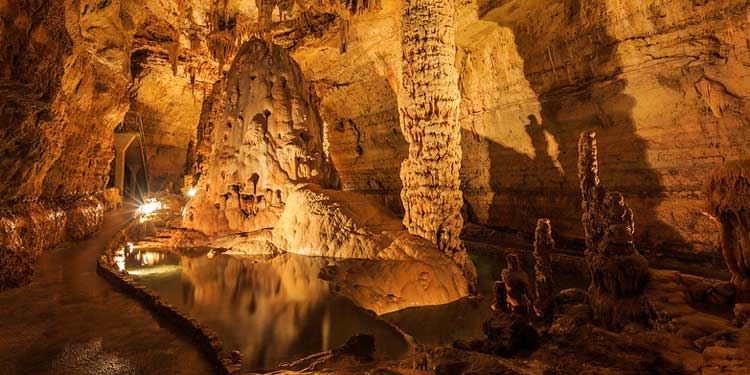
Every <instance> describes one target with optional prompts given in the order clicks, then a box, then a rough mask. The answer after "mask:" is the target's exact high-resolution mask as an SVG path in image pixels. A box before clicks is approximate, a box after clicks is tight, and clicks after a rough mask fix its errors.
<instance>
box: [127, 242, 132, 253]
mask: <svg viewBox="0 0 750 375" xmlns="http://www.w3.org/2000/svg"><path fill="white" fill-rule="evenodd" d="M132 253H133V243H132V242H128V254H132Z"/></svg>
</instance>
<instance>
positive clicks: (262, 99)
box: [184, 38, 331, 233]
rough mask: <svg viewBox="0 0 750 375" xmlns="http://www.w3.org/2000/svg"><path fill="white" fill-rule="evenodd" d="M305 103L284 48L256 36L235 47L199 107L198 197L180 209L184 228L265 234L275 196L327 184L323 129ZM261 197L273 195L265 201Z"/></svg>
mask: <svg viewBox="0 0 750 375" xmlns="http://www.w3.org/2000/svg"><path fill="white" fill-rule="evenodd" d="M309 97H310V96H309V93H308V92H307V86H306V84H305V81H304V77H303V76H302V73H301V72H300V69H299V66H298V65H297V64H296V63H295V62H294V60H292V58H291V57H290V56H289V54H288V53H287V52H286V51H285V50H283V49H282V48H281V47H279V46H277V45H273V44H268V43H266V42H264V41H262V40H260V39H257V38H253V39H251V40H250V41H248V42H246V43H244V44H243V45H242V48H241V49H240V51H239V52H238V54H237V57H236V58H235V59H234V62H233V63H232V67H231V69H230V70H229V73H228V75H227V78H226V79H225V80H223V81H222V83H217V84H216V85H215V89H214V92H213V93H212V95H211V97H210V99H209V100H207V101H206V102H205V103H204V106H203V113H202V114H201V119H200V123H199V129H198V133H199V134H198V137H197V138H198V142H197V144H196V163H195V164H194V167H193V173H194V174H193V180H194V181H192V183H193V184H194V185H193V186H196V187H197V188H196V190H197V193H196V195H195V197H194V198H193V199H191V200H190V202H188V204H187V205H186V209H185V218H184V224H185V226H186V227H188V228H194V229H197V230H200V231H203V232H205V233H226V232H237V231H242V232H249V231H255V230H259V229H263V228H271V227H273V226H274V224H275V223H276V221H277V220H278V218H279V215H280V214H281V212H282V211H283V207H284V201H283V200H282V199H278V198H279V197H281V196H283V197H286V196H288V193H289V191H290V190H291V189H292V188H293V187H294V186H295V185H296V184H298V183H306V182H309V183H316V184H321V185H324V186H325V185H327V184H328V182H329V179H330V176H331V168H330V165H329V164H328V162H327V160H326V159H325V157H324V154H323V144H322V130H321V127H322V124H321V120H320V117H319V115H318V113H317V112H316V109H315V108H314V107H313V106H312V105H311V104H310V103H309V102H308V98H309ZM209 145H212V146H210V147H209ZM268 191H273V192H276V193H275V195H276V197H266V196H265V195H264V193H267V192H268ZM271 201H273V204H272V205H270V204H268V202H271Z"/></svg>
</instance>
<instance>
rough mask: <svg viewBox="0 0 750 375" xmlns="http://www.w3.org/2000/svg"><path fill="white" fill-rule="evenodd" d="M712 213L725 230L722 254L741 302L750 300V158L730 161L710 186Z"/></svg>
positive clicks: (714, 176) (709, 207)
mask: <svg viewBox="0 0 750 375" xmlns="http://www.w3.org/2000/svg"><path fill="white" fill-rule="evenodd" d="M706 198H707V203H708V212H709V213H711V215H713V217H714V218H715V219H716V221H717V223H718V225H719V229H720V233H721V254H722V255H723V257H724V261H725V263H726V265H727V268H728V269H729V274H730V276H731V278H730V281H731V283H732V284H734V286H735V287H736V289H737V299H738V301H739V302H750V161H748V160H741V161H731V162H727V163H725V164H724V165H722V166H721V168H719V169H718V170H716V171H715V172H714V173H713V174H712V175H711V178H710V179H709V181H708V183H707V185H706Z"/></svg>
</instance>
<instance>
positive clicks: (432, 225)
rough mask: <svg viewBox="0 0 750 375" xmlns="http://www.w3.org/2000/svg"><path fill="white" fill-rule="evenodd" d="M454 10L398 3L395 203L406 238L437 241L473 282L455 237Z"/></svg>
mask: <svg viewBox="0 0 750 375" xmlns="http://www.w3.org/2000/svg"><path fill="white" fill-rule="evenodd" d="M455 11H456V9H455V4H454V1H453V0H447V1H438V0H432V1H431V0H425V1H423V0H406V1H404V2H403V3H402V5H401V49H402V56H403V59H402V61H401V74H402V76H401V87H400V91H399V94H398V103H399V104H398V106H399V112H400V116H399V118H400V123H401V131H402V132H403V134H404V137H405V138H406V142H407V143H408V144H409V154H408V157H407V159H406V160H404V162H403V164H402V165H401V181H402V183H403V189H402V190H401V200H402V201H403V203H404V211H405V213H404V225H405V226H406V229H407V230H408V231H409V233H412V234H415V235H417V236H420V237H422V238H425V239H427V240H429V241H431V242H432V243H434V244H436V245H437V247H438V249H440V250H441V251H443V252H445V253H446V254H448V255H449V256H450V257H452V258H453V259H454V260H455V261H456V263H458V264H459V265H460V266H461V267H462V268H463V269H464V271H465V273H466V275H467V277H468V278H469V279H470V280H475V279H476V270H475V269H474V265H473V264H472V263H471V261H470V260H469V258H468V256H467V254H466V249H465V248H464V246H463V243H462V242H461V239H460V238H459V236H460V234H461V229H462V228H463V217H462V216H461V207H463V195H462V193H461V190H460V183H461V180H460V179H459V170H460V169H461V128H460V126H459V123H458V115H459V104H460V98H461V95H460V91H459V89H458V72H457V71H456V68H455V64H454V62H455V51H456V46H455V24H454V15H455Z"/></svg>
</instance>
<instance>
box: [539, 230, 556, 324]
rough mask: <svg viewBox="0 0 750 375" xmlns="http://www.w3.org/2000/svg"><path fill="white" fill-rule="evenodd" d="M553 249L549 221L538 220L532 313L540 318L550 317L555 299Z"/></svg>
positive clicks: (553, 244) (553, 241)
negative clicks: (551, 257) (551, 258)
mask: <svg viewBox="0 0 750 375" xmlns="http://www.w3.org/2000/svg"><path fill="white" fill-rule="evenodd" d="M554 248H555V240H554V239H553V238H552V226H551V225H550V222H549V219H539V220H538V221H537V224H536V232H535V235H534V292H535V293H536V299H535V300H534V312H535V313H536V315H537V316H539V317H542V318H549V317H550V314H551V310H552V307H553V300H554V298H555V295H554V291H555V290H554V284H553V282H552V261H551V260H550V254H551V253H552V251H553V250H554Z"/></svg>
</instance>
